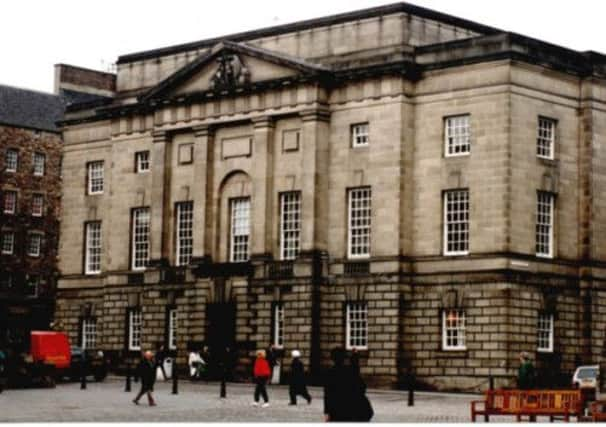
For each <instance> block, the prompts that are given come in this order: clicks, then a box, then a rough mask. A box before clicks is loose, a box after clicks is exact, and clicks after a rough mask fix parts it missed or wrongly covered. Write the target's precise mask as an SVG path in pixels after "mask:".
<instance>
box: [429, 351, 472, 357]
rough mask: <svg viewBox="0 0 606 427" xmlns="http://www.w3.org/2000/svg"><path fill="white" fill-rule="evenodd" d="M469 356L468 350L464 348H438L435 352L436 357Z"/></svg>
mask: <svg viewBox="0 0 606 427" xmlns="http://www.w3.org/2000/svg"><path fill="white" fill-rule="evenodd" d="M468 357H469V351H468V350H467V349H465V350H444V349H440V350H439V351H437V352H436V358H438V359H467V358H468Z"/></svg>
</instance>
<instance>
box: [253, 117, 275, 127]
mask: <svg viewBox="0 0 606 427" xmlns="http://www.w3.org/2000/svg"><path fill="white" fill-rule="evenodd" d="M251 121H252V123H253V127H254V128H255V129H264V128H274V127H275V125H276V124H275V121H274V119H273V118H272V117H270V116H263V117H255V118H254V119H252V120H251Z"/></svg>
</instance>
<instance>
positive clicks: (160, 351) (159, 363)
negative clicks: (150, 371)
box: [155, 345, 168, 381]
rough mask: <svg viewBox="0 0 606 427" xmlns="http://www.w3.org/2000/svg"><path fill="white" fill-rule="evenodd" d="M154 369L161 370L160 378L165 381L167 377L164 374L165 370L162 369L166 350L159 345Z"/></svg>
mask: <svg viewBox="0 0 606 427" xmlns="http://www.w3.org/2000/svg"><path fill="white" fill-rule="evenodd" d="M155 359H156V370H157V369H158V368H160V371H162V378H164V381H166V380H167V379H168V378H167V376H166V371H165V370H164V359H166V351H165V350H164V346H163V345H160V347H158V351H156V357H155Z"/></svg>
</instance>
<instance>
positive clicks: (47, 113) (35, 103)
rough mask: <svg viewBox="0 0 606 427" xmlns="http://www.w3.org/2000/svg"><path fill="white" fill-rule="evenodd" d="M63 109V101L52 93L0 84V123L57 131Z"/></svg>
mask: <svg viewBox="0 0 606 427" xmlns="http://www.w3.org/2000/svg"><path fill="white" fill-rule="evenodd" d="M64 110H65V105H64V101H63V100H62V99H61V97H59V96H57V95H53V94H52V93H45V92H37V91H33V90H27V89H21V88H17V87H12V86H3V85H0V124H3V125H10V126H16V127H23V128H29V129H36V130H44V131H49V132H59V129H58V128H57V125H56V122H57V121H59V120H61V119H63V114H64Z"/></svg>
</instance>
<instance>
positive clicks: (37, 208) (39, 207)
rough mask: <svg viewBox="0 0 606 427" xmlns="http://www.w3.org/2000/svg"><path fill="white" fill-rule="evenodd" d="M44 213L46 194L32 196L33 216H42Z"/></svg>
mask: <svg viewBox="0 0 606 427" xmlns="http://www.w3.org/2000/svg"><path fill="white" fill-rule="evenodd" d="M43 214H44V196H43V195H42V194H34V195H33V196H32V216H42V215H43Z"/></svg>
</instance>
